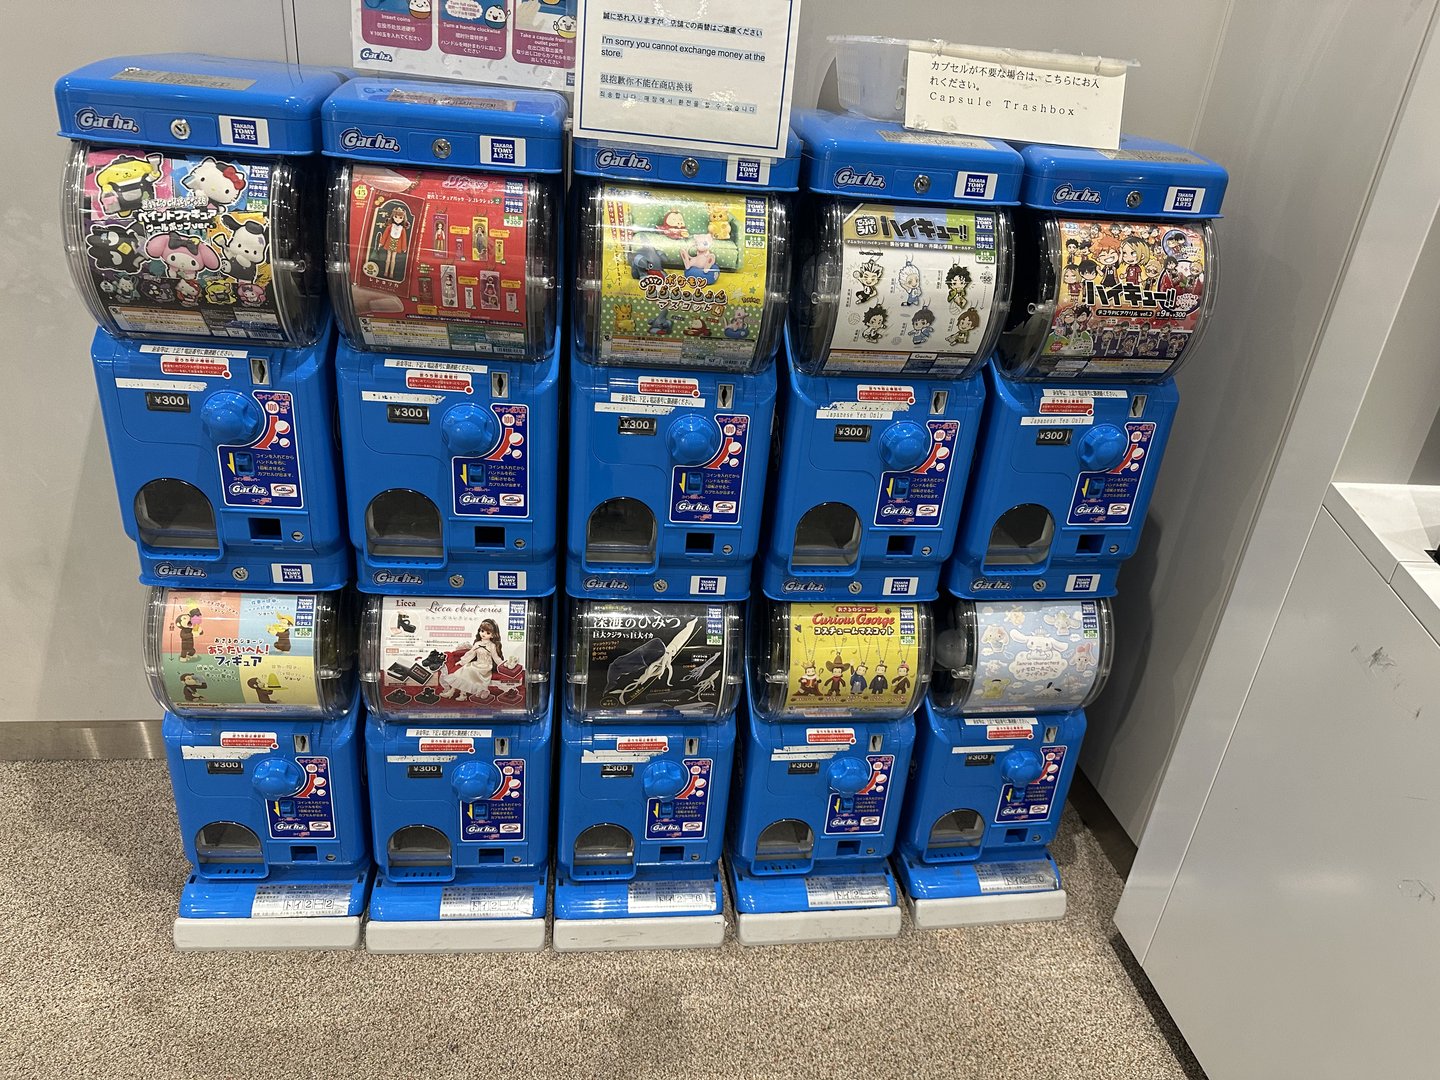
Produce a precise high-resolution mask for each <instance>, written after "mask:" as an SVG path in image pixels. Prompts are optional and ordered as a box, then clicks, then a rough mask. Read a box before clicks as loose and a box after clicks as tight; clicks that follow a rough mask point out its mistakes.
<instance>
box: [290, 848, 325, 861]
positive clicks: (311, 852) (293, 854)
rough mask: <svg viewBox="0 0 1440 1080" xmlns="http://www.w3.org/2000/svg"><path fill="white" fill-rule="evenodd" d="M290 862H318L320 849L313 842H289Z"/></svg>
mask: <svg viewBox="0 0 1440 1080" xmlns="http://www.w3.org/2000/svg"><path fill="white" fill-rule="evenodd" d="M290 861H291V862H319V861H320V849H319V848H317V847H316V846H315V845H314V844H291V845H290Z"/></svg>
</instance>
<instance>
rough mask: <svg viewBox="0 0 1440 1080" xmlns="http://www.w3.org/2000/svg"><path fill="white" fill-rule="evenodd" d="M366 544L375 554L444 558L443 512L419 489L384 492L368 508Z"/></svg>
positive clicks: (394, 556) (382, 555) (377, 555)
mask: <svg viewBox="0 0 1440 1080" xmlns="http://www.w3.org/2000/svg"><path fill="white" fill-rule="evenodd" d="M365 544H366V547H368V548H369V550H370V554H371V555H372V556H376V557H387V556H388V557H390V558H397V559H441V558H444V556H445V544H444V540H443V534H442V532H441V526H440V511H439V509H438V508H437V507H436V506H435V504H434V503H433V502H431V501H430V500H429V499H428V498H427V497H426V496H424V495H422V494H420V492H418V491H410V490H409V489H408V488H392V489H391V490H389V491H382V492H381V493H380V494H379V495H376V496H375V498H373V499H371V500H370V505H369V506H367V507H366V508H365Z"/></svg>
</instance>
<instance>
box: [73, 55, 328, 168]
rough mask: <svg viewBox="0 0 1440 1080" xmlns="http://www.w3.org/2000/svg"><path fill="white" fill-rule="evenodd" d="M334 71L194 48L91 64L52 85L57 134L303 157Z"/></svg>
mask: <svg viewBox="0 0 1440 1080" xmlns="http://www.w3.org/2000/svg"><path fill="white" fill-rule="evenodd" d="M342 82H344V75H343V74H342V73H341V72H339V71H336V70H332V69H329V68H320V67H305V66H301V65H297V64H285V63H278V62H274V61H265V60H236V59H233V58H231V57H224V56H205V55H202V54H199V53H158V54H154V55H147V56H116V57H111V58H109V59H107V60H98V61H96V62H95V63H93V64H87V65H86V66H84V67H82V68H78V69H77V70H75V71H72V72H70V74H68V75H64V76H62V77H61V78H60V79H59V80H58V81H57V82H56V84H55V101H56V105H57V107H58V109H59V113H60V134H61V135H63V136H65V137H66V138H70V139H81V140H87V141H93V142H100V143H114V144H122V145H126V146H133V145H150V146H170V147H185V148H187V149H189V150H191V151H219V152H225V153H263V154H275V155H290V154H310V153H314V152H315V151H317V150H319V148H320V124H319V119H320V105H321V103H322V102H324V100H325V99H326V97H328V96H329V95H330V94H331V93H332V92H333V91H334V90H335V88H336V87H338V86H339V85H340V84H341V83H342Z"/></svg>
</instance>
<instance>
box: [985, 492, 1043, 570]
mask: <svg viewBox="0 0 1440 1080" xmlns="http://www.w3.org/2000/svg"><path fill="white" fill-rule="evenodd" d="M1054 539H1055V519H1054V518H1052V517H1051V516H1050V511H1049V510H1047V509H1045V507H1043V506H1040V505H1039V504H1037V503H1022V504H1021V505H1019V506H1012V507H1011V508H1010V509H1009V510H1006V511H1005V513H1003V514H1001V515H1000V517H999V518H998V519H997V520H996V522H995V527H994V528H992V529H991V530H990V544H989V546H988V547H987V548H986V549H985V565H986V566H1039V565H1040V564H1042V563H1044V562H1045V561H1046V560H1048V559H1049V558H1050V545H1051V543H1052V542H1053V541H1054Z"/></svg>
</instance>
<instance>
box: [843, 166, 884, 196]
mask: <svg viewBox="0 0 1440 1080" xmlns="http://www.w3.org/2000/svg"><path fill="white" fill-rule="evenodd" d="M835 186H836V187H863V188H871V189H872V190H879V189H880V188H883V187H884V186H885V177H883V176H879V175H877V174H876V173H873V172H871V171H870V170H868V169H867V170H865V171H864V172H863V173H862V172H856V171H855V170H854V169H852V168H850V166H848V165H847V166H845V168H843V169H841V170H840V171H839V172H837V173H836V174H835Z"/></svg>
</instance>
